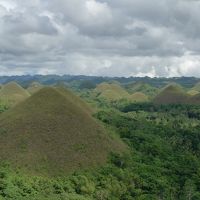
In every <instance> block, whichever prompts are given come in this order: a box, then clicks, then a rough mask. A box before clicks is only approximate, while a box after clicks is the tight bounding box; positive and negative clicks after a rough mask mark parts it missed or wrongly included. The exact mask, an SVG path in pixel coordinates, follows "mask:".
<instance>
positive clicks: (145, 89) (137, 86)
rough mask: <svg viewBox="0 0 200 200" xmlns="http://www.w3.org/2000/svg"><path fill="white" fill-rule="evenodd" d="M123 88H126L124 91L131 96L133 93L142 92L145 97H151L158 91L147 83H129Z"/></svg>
mask: <svg viewBox="0 0 200 200" xmlns="http://www.w3.org/2000/svg"><path fill="white" fill-rule="evenodd" d="M124 87H125V88H126V90H127V91H128V92H129V93H131V94H133V93H135V92H142V93H144V94H145V95H147V96H150V97H153V96H155V95H156V94H157V93H158V91H159V89H158V88H155V87H153V86H151V85H149V84H147V83H143V82H134V83H129V84H126V85H124Z"/></svg>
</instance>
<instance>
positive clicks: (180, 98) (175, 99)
mask: <svg viewBox="0 0 200 200" xmlns="http://www.w3.org/2000/svg"><path fill="white" fill-rule="evenodd" d="M153 101H154V103H157V104H174V103H186V102H187V101H188V95H187V94H186V93H185V92H184V91H183V90H182V88H181V87H180V86H179V85H175V84H171V85H168V86H166V87H165V88H164V89H163V90H162V91H161V92H160V93H159V94H158V95H157V96H156V97H155V99H154V100H153Z"/></svg>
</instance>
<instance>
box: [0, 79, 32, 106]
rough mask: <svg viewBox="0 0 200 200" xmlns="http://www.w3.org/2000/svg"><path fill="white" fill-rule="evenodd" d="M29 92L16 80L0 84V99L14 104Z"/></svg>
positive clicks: (24, 97) (23, 98)
mask: <svg viewBox="0 0 200 200" xmlns="http://www.w3.org/2000/svg"><path fill="white" fill-rule="evenodd" d="M29 96H30V94H29V93H28V92H27V91H26V90H25V89H24V88H22V87H21V86H20V85H18V84H17V83H16V82H10V83H7V84H5V85H3V86H2V88H1V90H0V100H1V101H3V102H5V103H7V104H9V105H15V104H17V103H19V102H21V101H24V100H25V99H26V98H28V97H29Z"/></svg>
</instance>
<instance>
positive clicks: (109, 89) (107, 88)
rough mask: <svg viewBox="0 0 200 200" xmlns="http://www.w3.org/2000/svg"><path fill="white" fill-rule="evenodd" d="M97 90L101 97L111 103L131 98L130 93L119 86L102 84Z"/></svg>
mask: <svg viewBox="0 0 200 200" xmlns="http://www.w3.org/2000/svg"><path fill="white" fill-rule="evenodd" d="M95 90H96V92H97V93H98V94H99V97H102V98H105V99H107V100H110V101H112V100H119V99H123V98H129V94H128V92H126V90H125V89H123V88H122V87H121V86H120V85H118V84H113V83H112V84H108V83H101V84H99V85H98V86H97V87H96V89H95Z"/></svg>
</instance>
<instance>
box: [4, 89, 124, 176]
mask: <svg viewBox="0 0 200 200" xmlns="http://www.w3.org/2000/svg"><path fill="white" fill-rule="evenodd" d="M62 93H63V92H61V90H57V89H55V88H50V87H46V88H43V89H41V90H40V91H38V92H37V93H35V94H33V95H32V96H31V97H30V98H28V99H27V100H26V101H24V102H22V103H20V104H19V105H17V106H15V107H14V108H13V109H11V110H9V111H7V112H5V113H3V114H2V115H1V116H0V128H1V132H0V133H1V134H0V159H1V160H8V161H9V162H11V164H12V166H14V167H19V168H22V169H23V170H25V171H28V172H30V173H38V174H51V175H57V174H61V173H69V172H72V171H75V170H77V169H83V168H87V167H93V166H97V165H99V164H102V163H105V162H106V159H107V156H108V154H109V152H111V151H120V150H121V149H124V146H123V144H122V143H121V142H120V141H117V140H116V139H113V138H111V137H109V136H108V135H107V134H106V133H105V130H104V128H102V126H101V125H99V124H98V123H97V121H96V120H95V119H94V118H93V117H92V116H91V115H90V114H89V113H88V112H86V111H85V108H82V107H81V106H82V105H80V104H79V105H76V102H78V101H79V100H78V97H76V98H77V99H75V97H72V99H70V94H69V97H68V98H67V97H66V95H63V94H62Z"/></svg>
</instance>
